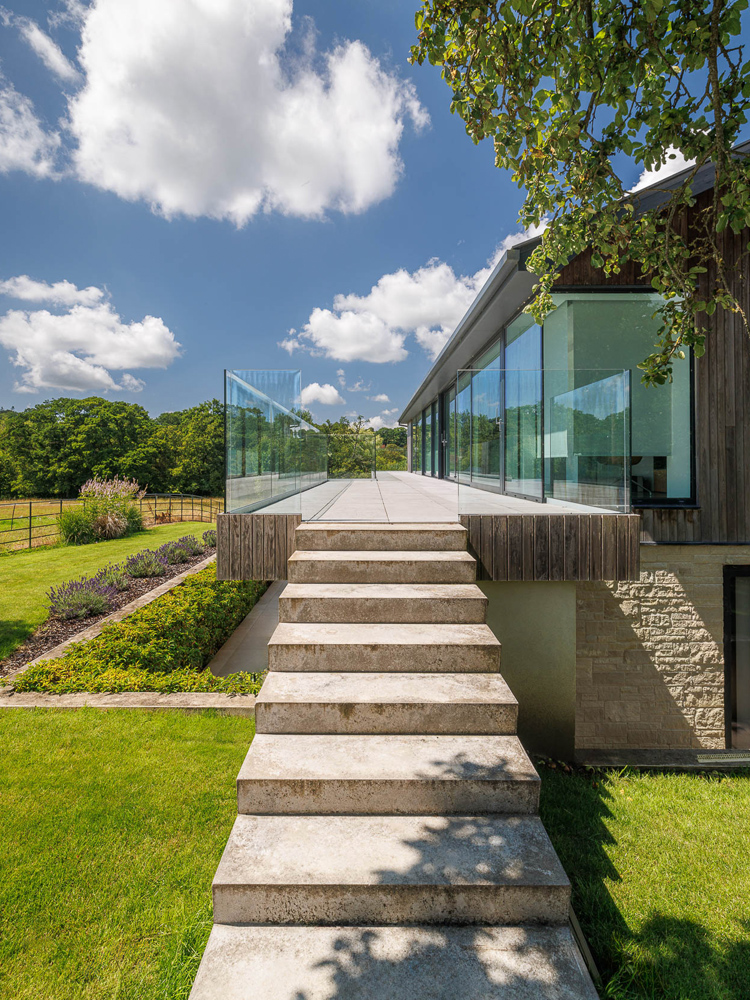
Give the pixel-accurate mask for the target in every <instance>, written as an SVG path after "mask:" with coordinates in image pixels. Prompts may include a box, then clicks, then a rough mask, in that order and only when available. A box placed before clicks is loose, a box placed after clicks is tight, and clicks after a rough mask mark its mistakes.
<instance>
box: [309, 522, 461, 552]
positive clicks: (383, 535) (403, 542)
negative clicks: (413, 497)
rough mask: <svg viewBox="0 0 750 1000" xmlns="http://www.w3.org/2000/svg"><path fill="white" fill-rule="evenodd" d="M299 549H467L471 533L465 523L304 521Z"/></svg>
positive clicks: (392, 550)
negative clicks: (322, 522) (467, 541)
mask: <svg viewBox="0 0 750 1000" xmlns="http://www.w3.org/2000/svg"><path fill="white" fill-rule="evenodd" d="M294 538H295V543H296V547H297V548H298V549H318V550H320V549H329V550H337V551H339V552H340V551H346V550H347V549H360V550H361V549H369V550H374V551H378V550H381V551H389V552H394V551H399V550H416V549H421V550H423V551H429V550H447V549H452V550H454V551H459V550H461V549H465V548H466V540H467V538H468V533H467V531H466V528H464V527H463V525H461V524H373V523H369V524H352V523H351V522H346V521H343V522H335V521H334V522H326V523H325V524H315V523H310V522H306V523H305V524H300V525H299V527H298V528H297V530H296V531H295V533H294Z"/></svg>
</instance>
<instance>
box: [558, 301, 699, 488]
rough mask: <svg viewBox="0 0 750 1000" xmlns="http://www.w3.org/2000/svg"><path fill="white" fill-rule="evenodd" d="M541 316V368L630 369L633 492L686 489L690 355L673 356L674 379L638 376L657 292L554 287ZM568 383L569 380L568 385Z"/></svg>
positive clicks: (651, 338) (651, 334) (648, 348)
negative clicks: (658, 382) (657, 381)
mask: <svg viewBox="0 0 750 1000" xmlns="http://www.w3.org/2000/svg"><path fill="white" fill-rule="evenodd" d="M553 298H554V302H555V304H556V306H557V308H556V309H555V311H554V312H552V313H550V315H549V316H548V317H547V318H546V319H545V321H544V366H545V370H546V369H562V368H565V367H568V368H569V369H571V370H577V371H581V372H583V371H586V370H590V369H597V370H600V371H605V370H609V371H621V370H623V369H629V370H630V372H631V377H630V393H631V396H630V405H631V418H632V440H631V448H632V464H631V476H632V480H631V488H632V496H633V500H634V501H636V502H638V501H640V502H641V503H645V504H648V503H665V502H669V500H671V499H682V500H688V499H690V498H691V494H692V443H691V387H690V381H691V379H690V360H689V358H685V359H683V360H681V359H677V360H676V361H675V364H674V371H673V381H672V383H671V384H670V383H668V384H666V385H663V386H645V385H643V383H642V382H641V376H642V374H643V373H642V372H641V371H640V370H639V369H638V367H637V365H638V364H639V362H641V361H643V359H644V358H645V357H646V356H647V355H649V354H651V353H652V352H653V349H654V344H655V342H656V339H657V335H658V328H659V320H658V318H655V315H654V314H655V311H656V309H657V308H658V306H659V303H660V301H661V300H660V297H659V296H658V295H655V294H652V293H645V292H644V293H638V292H607V293H603V292H580V293H579V292H577V293H561V294H559V295H555V296H554V297H553ZM569 388H574V386H572V385H571V386H569Z"/></svg>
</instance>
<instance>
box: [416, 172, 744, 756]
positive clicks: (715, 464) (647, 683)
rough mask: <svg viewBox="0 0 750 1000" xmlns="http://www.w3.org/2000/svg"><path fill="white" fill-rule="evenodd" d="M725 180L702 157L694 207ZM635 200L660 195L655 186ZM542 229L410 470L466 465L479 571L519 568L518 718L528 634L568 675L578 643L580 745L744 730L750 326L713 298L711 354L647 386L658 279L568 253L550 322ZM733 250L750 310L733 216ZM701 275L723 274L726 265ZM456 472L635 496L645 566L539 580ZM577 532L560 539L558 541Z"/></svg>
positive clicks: (426, 417)
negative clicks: (531, 307) (529, 310)
mask: <svg viewBox="0 0 750 1000" xmlns="http://www.w3.org/2000/svg"><path fill="white" fill-rule="evenodd" d="M681 179H682V175H677V177H675V178H673V179H672V181H671V183H672V184H674V183H678V182H679V181H681ZM711 188H712V175H711V173H710V172H708V171H704V172H703V173H702V174H700V175H699V176H698V178H697V182H696V185H695V187H694V191H695V193H696V194H698V199H697V205H696V208H695V210H692V211H691V213H689V214H688V216H687V218H686V219H685V220H684V224H685V225H688V226H689V225H690V224H691V218H692V217H694V212H695V211H699V210H700V209H701V207H702V205H704V204H705V201H706V199H709V198H711V196H712V190H711ZM640 198H641V204H642V205H643V207H651V205H653V204H655V203H656V202H657V200H658V198H659V192H658V191H655V190H654V189H651V190H648V191H646V192H643V193H642V194H641V196H640ZM537 242H538V241H530V242H529V243H526V244H524V245H521V246H519V247H516V248H515V249H513V250H511V251H508V253H507V254H506V255H505V256H504V258H503V259H502V260H501V261H500V263H499V264H498V265H497V267H496V268H495V271H494V273H493V274H492V276H491V278H490V279H489V281H488V282H487V284H486V285H485V287H484V288H483V289H482V291H481V292H480V294H479V295H478V297H477V299H476V300H475V302H474V303H473V305H472V307H471V309H470V310H469V312H468V313H467V315H466V317H465V318H464V319H463V321H462V322H461V323H460V324H459V326H458V328H457V329H456V330H455V332H454V333H453V335H452V336H451V338H450V340H449V341H448V343H447V344H446V346H445V348H444V349H443V351H442V353H441V354H440V356H439V357H438V358H437V360H436V362H435V364H434V365H433V367H432V369H431V370H430V371H429V373H428V374H427V377H426V378H425V379H424V381H423V383H422V385H421V386H420V388H419V389H418V391H417V392H416V393H415V394H414V396H413V398H412V399H411V401H410V402H409V404H408V406H407V407H406V409H405V410H404V412H403V414H402V415H401V418H400V419H401V421H402V422H404V423H407V424H408V426H409V428H410V468H411V470H412V471H413V472H415V473H417V474H421V475H423V476H431V477H445V478H449V479H452V480H454V481H456V482H457V483H458V492H459V511H460V513H461V514H462V515H463V516H462V517H461V520H462V521H463V522H464V523H466V524H467V526H468V527H469V532H470V539H471V542H472V543H473V550H474V552H475V554H476V555H477V556H478V558H479V561H480V573H481V575H482V576H484V577H485V579H487V580H488V581H500V580H502V581H516V582H504V583H499V582H498V583H491V584H490V583H488V584H487V585H485V589H486V591H487V592H489V593H490V598H491V603H490V619H489V621H490V624H493V613H494V621H495V625H496V626H497V627H496V631H497V634H499V635H503V656H504V667H503V672H504V675H505V676H506V678H507V680H508V682H509V684H510V685H511V688H512V689H513V690H514V691H515V692H516V694H517V696H518V698H519V701H520V703H521V707H522V717H523V709H524V694H526V698H527V704H528V703H529V702H533V701H534V700H535V699H536V698H538V697H540V696H541V695H540V693H539V692H540V691H541V687H540V685H541V684H542V683H543V682H542V679H541V677H540V676H539V672H538V671H533V673H534V677H533V678H531V677H528V675H527V674H526V668H525V667H524V661H525V660H526V659H527V658H528V654H529V652H530V651H533V653H534V655H535V656H537V657H538V658H539V660H540V661H541V662H545V663H546V664H547V671H546V672H547V674H548V676H549V677H550V678H552V677H556V678H557V681H556V683H562V681H563V678H564V677H565V676H566V668H565V666H564V664H565V663H567V662H570V657H571V655H572V656H573V658H574V661H575V678H574V687H575V737H574V739H575V747H576V749H577V750H578V751H586V750H589V751H591V750H604V749H606V750H613V749H626V748H630V749H633V748H659V747H661V748H686V747H706V748H724V747H737V748H750V341H749V340H748V335H747V333H746V331H745V329H744V327H743V323H742V320H741V318H740V317H738V316H735V315H733V314H731V313H728V312H724V311H721V310H718V311H717V312H716V313H715V314H714V315H713V316H712V317H711V318H710V319H709V320H708V323H709V330H710V332H709V335H708V337H707V340H706V353H705V355H704V356H703V357H702V358H700V359H693V358H686V359H685V360H684V361H681V362H680V361H678V362H677V363H676V365H675V369H674V381H673V383H672V384H671V385H665V386H663V387H658V388H647V387H645V386H643V385H642V384H641V382H640V372H639V371H638V369H637V367H636V366H637V364H638V362H640V361H642V360H643V358H644V357H645V356H646V355H647V354H650V353H651V352H652V350H653V344H654V342H655V339H656V337H655V334H656V329H657V323H656V321H655V320H654V319H653V312H654V305H655V303H656V302H658V296H655V294H654V293H653V290H652V289H651V287H650V285H649V283H648V282H647V281H646V280H645V279H644V278H643V277H642V276H641V275H640V274H639V273H638V271H637V270H636V269H635V268H630V269H627V270H624V271H623V272H621V273H620V274H617V275H614V276H609V277H608V276H606V275H605V274H604V273H603V271H602V270H600V269H597V268H595V267H593V266H592V263H591V258H590V254H589V253H585V254H582V255H581V256H579V257H577V258H576V259H574V260H572V261H571V262H570V263H569V264H568V266H567V267H565V269H564V270H563V272H562V274H561V276H560V279H559V281H558V283H557V288H556V295H555V305H556V309H555V310H554V311H553V312H552V313H551V314H550V315H549V316H548V317H547V319H546V320H545V322H544V325H543V326H541V327H540V326H538V325H536V324H535V323H534V322H533V320H532V318H531V317H530V316H529V315H528V314H524V313H523V311H522V310H523V307H524V305H525V304H526V303H527V302H528V301H529V299H530V297H531V295H532V287H533V285H534V281H535V277H534V275H533V274H530V273H529V272H528V271H526V269H525V261H526V260H527V259H528V257H529V255H530V253H531V251H532V250H533V249H534V247H535V246H536V245H537ZM721 252H722V254H723V256H724V259H725V261H726V265H727V268H728V269H735V277H734V279H733V280H734V292H735V294H736V295H737V298H738V299H739V301H740V303H741V304H742V307H743V309H744V310H745V312H746V314H748V315H750V282H749V281H748V266H749V265H748V230H747V229H745V230H744V231H743V232H742V233H741V234H739V235H735V234H733V233H731V232H725V233H724V234H722V236H721ZM702 277H703V280H704V281H705V282H706V284H707V286H710V283H711V282H712V280H713V275H711V274H707V275H704V276H702ZM462 484H463V485H464V486H467V487H468V486H471V487H472V488H473V489H472V494H473V492H474V489H477V488H479V489H483V490H486V491H490V492H492V493H494V494H501V495H503V496H505V497H518V498H523V499H524V500H533V501H535V502H537V503H539V504H545V505H548V504H557V503H561V502H566V503H567V504H568V505H570V504H580V505H581V506H582V508H583V509H585V508H586V507H589V509H591V508H592V507H597V508H599V509H601V508H606V509H609V510H613V511H619V512H625V511H629V510H632V512H633V513H636V514H637V515H638V516H639V519H640V524H639V541H640V545H639V549H640V553H639V554H640V572H639V573H637V574H634V578H631V579H627V574H626V573H619V574H617V580H615V574H614V573H608V572H606V571H605V572H604V573H603V574H602V576H603V578H601V579H593V578H590V577H589V578H587V577H586V576H585V574H581V575H578V576H577V578H576V576H575V575H573V577H572V579H571V575H570V574H567V573H566V572H565V570H564V569H563V570H561V569H560V567H559V566H558V567H557V568H556V569H553V570H552V572H553V573H556V574H557V576H555V575H548V576H547V577H546V582H542V581H541V580H540V579H539V577H538V576H537V577H536V578H535V577H534V575H533V572H532V569H531V566H530V565H527V566H526V567H523V566H521V567H520V568H519V566H518V565H516V566H515V567H514V566H510V567H509V566H508V546H507V540H504V541H502V542H501V544H500V545H499V546H498V545H497V544H495V542H494V541H493V540H490V539H488V538H486V537H485V535H486V534H488V533H491V532H492V530H493V527H494V526H493V524H492V518H491V516H488V515H489V507H490V505H489V503H488V505H487V506H488V510H487V512H485V511H482V510H478V509H477V505H476V501H475V500H474V501H472V504H473V510H475V511H477V512H476V513H471V509H472V507H470V505H469V501H468V497H467V502H466V504H464V505H462V503H461V490H462ZM466 492H467V493H468V490H466ZM567 516H568V515H566V517H567ZM591 516H593V514H592V515H591ZM555 520H563V519H562V518H558V519H555ZM602 520H603V522H604V523H605V528H604V530H605V531H606V530H607V529H606V522H607V520H608V518H607V516H606V515H604V517H603V519H602ZM597 530H598V528H597ZM550 531H552V529H550ZM596 541H597V544H598V539H597V540H596ZM548 544H553V545H554V544H555V543H554V541H553V539H552V537H550V540H549V543H548ZM564 546H565V539H564V538H562V539H559V540H558V551H559V552H562V551H563V549H564ZM528 548H529V551H530V550H531V544H529V546H528ZM618 553H619V549H618ZM615 558H616V557H615ZM498 561H499V562H500V563H501V565H500V566H497V562H498ZM631 564H632V557H631ZM555 580H557V581H559V582H554V581H555ZM573 580H575V582H572V581H573ZM523 581H529V582H523ZM493 609H494V610H493ZM535 620H536V623H537V627H536V629H535ZM553 621H554V623H555V628H554V629H549V627H545V626H549V623H551V622H553ZM542 673H545V671H542ZM527 682H528V686H529V687H530V689H533V690H529V691H528V692H525V690H524V689H525V688H526V686H527ZM533 742H535V740H534V739H533V738H532V743H533Z"/></svg>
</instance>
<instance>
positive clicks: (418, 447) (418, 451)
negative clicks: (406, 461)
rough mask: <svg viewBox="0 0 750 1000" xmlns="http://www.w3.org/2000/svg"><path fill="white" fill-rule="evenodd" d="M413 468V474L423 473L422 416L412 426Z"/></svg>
mask: <svg viewBox="0 0 750 1000" xmlns="http://www.w3.org/2000/svg"><path fill="white" fill-rule="evenodd" d="M411 453H412V459H411V467H412V471H413V472H421V471H422V414H421V413H420V414H419V416H418V417H417V419H416V420H415V421H414V423H413V424H412V431H411Z"/></svg>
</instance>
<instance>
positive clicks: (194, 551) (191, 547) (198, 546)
mask: <svg viewBox="0 0 750 1000" xmlns="http://www.w3.org/2000/svg"><path fill="white" fill-rule="evenodd" d="M174 544H175V545H179V546H180V548H181V549H184V550H185V551H186V552H187V554H188V555H189V556H202V555H203V553H204V552H205V551H206V547H205V545H203V544H202V543H201V542H199V541H198V539H197V538H196V537H195V535H183V536H182V538H178V539H177V541H176V542H175V543H174Z"/></svg>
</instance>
